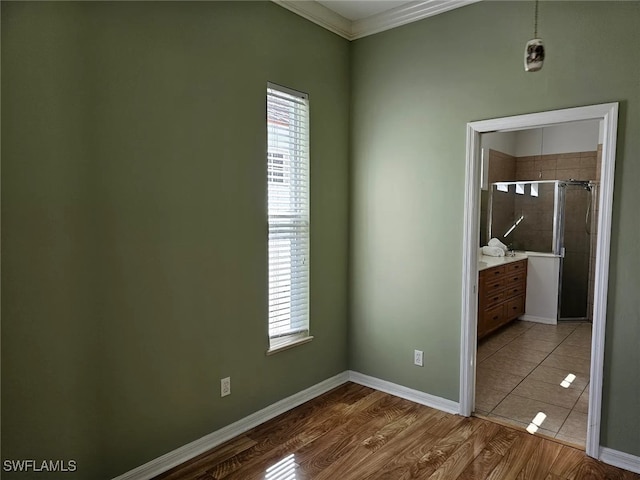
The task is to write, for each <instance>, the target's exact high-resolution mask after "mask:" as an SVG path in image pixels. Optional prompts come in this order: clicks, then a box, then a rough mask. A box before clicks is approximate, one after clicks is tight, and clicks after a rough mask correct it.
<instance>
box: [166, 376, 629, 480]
mask: <svg viewBox="0 0 640 480" xmlns="http://www.w3.org/2000/svg"><path fill="white" fill-rule="evenodd" d="M220 479H226V480H374V479H387V480H411V479H431V480H434V479H439V480H456V479H460V480H462V479H465V480H472V479H473V480H498V479H500V480H509V479H514V480H525V479H534V480H535V479H540V480H561V479H565V480H583V479H593V480H605V479H606V480H609V479H611V480H640V475H636V474H634V473H631V472H628V471H625V470H621V469H618V468H614V467H611V466H608V465H606V464H603V463H601V462H598V461H596V460H593V459H592V458H589V457H587V456H586V455H585V453H584V452H583V451H580V450H577V449H575V448H572V447H569V446H566V445H562V444H560V443H557V442H555V441H552V440H547V439H545V438H542V437H539V436H534V435H531V434H529V433H527V432H525V431H524V430H523V431H519V430H516V429H513V428H510V427H505V426H501V425H498V424H495V423H492V422H490V421H487V420H483V419H480V418H465V417H461V416H458V415H451V414H448V413H444V412H441V411H439V410H434V409H432V408H429V407H425V406H423V405H418V404H416V403H413V402H410V401H408V400H404V399H401V398H398V397H394V396H392V395H388V394H386V393H382V392H379V391H376V390H373V389H370V388H367V387H363V386H361V385H357V384H354V383H346V384H345V385H342V386H340V387H338V388H336V389H334V390H332V391H330V392H328V393H326V394H324V395H322V396H320V397H317V398H315V399H314V400H311V401H310V402H307V403H305V404H303V405H301V406H299V407H297V408H295V409H293V410H291V411H289V412H287V413H284V414H282V415H280V416H279V417H276V418H274V419H273V420H270V421H268V422H266V423H264V424H262V425H260V426H258V427H256V428H254V429H252V430H250V431H248V432H246V433H245V434H243V435H241V436H239V437H236V438H234V439H232V440H230V441H229V442H227V443H225V444H223V445H220V446H218V447H216V448H214V449H212V450H210V451H208V452H205V453H204V454H202V455H200V456H198V457H196V458H194V459H192V460H190V461H188V462H186V463H184V464H182V465H179V466H178V467H176V468H173V469H171V470H169V471H167V472H165V473H164V474H162V475H160V476H158V477H156V479H155V480H220Z"/></svg>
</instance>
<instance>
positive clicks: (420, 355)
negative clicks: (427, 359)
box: [413, 350, 424, 367]
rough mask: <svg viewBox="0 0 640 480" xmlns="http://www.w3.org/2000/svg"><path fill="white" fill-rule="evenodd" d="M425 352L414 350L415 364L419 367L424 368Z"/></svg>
mask: <svg viewBox="0 0 640 480" xmlns="http://www.w3.org/2000/svg"><path fill="white" fill-rule="evenodd" d="M423 359H424V352H423V351H422V350H414V351H413V364H414V365H418V366H419V367H422V366H424V361H423Z"/></svg>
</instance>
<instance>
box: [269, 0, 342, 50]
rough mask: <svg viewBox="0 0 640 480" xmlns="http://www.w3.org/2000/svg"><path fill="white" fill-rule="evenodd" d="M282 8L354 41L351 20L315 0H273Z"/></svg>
mask: <svg viewBox="0 0 640 480" xmlns="http://www.w3.org/2000/svg"><path fill="white" fill-rule="evenodd" d="M271 1H272V2H273V3H277V4H278V5H280V6H281V7H284V8H286V9H287V10H291V11H292V12H293V13H296V14H298V15H300V16H301V17H303V18H306V19H307V20H310V21H312V22H313V23H315V24H317V25H320V26H321V27H323V28H326V29H327V30H329V31H331V32H333V33H336V34H338V35H340V36H341V37H344V38H346V39H347V40H352V38H351V20H348V19H346V18H344V17H343V16H342V15H338V14H337V13H336V12H334V11H333V10H329V9H328V8H327V7H325V6H324V5H322V4H320V3H318V2H315V1H313V0H302V1H301V0H271Z"/></svg>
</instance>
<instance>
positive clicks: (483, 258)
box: [478, 252, 528, 271]
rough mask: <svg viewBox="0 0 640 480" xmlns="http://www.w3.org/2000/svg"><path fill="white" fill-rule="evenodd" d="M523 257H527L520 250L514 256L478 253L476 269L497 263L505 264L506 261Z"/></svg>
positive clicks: (494, 265) (497, 264)
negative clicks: (491, 255) (492, 255)
mask: <svg viewBox="0 0 640 480" xmlns="http://www.w3.org/2000/svg"><path fill="white" fill-rule="evenodd" d="M525 258H528V256H527V254H525V253H521V252H516V254H515V256H514V257H509V256H504V257H490V256H488V255H478V271H481V270H486V269H487V268H491V267H497V266H499V265H506V264H507V263H512V262H517V261H518V260H524V259H525Z"/></svg>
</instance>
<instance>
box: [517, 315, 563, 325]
mask: <svg viewBox="0 0 640 480" xmlns="http://www.w3.org/2000/svg"><path fill="white" fill-rule="evenodd" d="M519 319H520V320H524V321H525V322H535V323H544V324H545V325H557V324H558V319H556V318H547V317H536V316H534V315H526V314H525V315H522V316H521V317H519Z"/></svg>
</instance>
